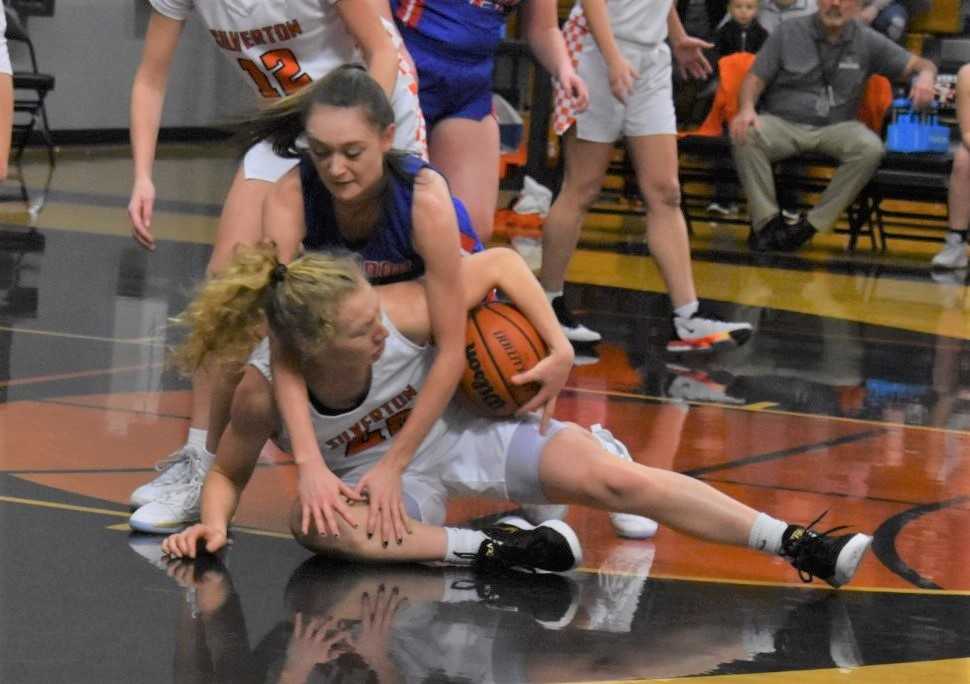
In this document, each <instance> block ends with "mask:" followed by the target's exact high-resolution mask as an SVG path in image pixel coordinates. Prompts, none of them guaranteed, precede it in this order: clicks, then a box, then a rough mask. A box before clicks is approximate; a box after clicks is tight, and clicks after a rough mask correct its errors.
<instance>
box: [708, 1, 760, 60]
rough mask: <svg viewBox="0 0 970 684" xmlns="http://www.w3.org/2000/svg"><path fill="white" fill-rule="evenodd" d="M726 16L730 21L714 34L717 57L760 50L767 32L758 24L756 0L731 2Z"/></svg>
mask: <svg viewBox="0 0 970 684" xmlns="http://www.w3.org/2000/svg"><path fill="white" fill-rule="evenodd" d="M728 14H729V15H730V19H729V20H728V21H727V22H726V23H725V24H724V25H723V26H722V27H721V28H719V29H718V30H717V33H715V34H714V46H715V47H716V48H717V52H718V55H719V56H720V57H727V56H728V55H733V54H734V53H735V52H757V51H758V50H760V49H761V46H762V45H763V44H764V42H765V40H766V39H767V38H768V32H767V31H765V29H764V27H763V26H762V25H761V24H760V23H759V22H758V0H731V3H730V4H729V5H728Z"/></svg>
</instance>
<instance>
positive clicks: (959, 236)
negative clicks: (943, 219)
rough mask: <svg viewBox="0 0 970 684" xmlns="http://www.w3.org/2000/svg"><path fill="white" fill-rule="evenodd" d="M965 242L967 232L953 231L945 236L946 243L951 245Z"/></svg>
mask: <svg viewBox="0 0 970 684" xmlns="http://www.w3.org/2000/svg"><path fill="white" fill-rule="evenodd" d="M966 241H967V231H966V230H953V229H950V232H948V233H947V234H946V243H947V244H948V245H952V244H954V243H956V242H966Z"/></svg>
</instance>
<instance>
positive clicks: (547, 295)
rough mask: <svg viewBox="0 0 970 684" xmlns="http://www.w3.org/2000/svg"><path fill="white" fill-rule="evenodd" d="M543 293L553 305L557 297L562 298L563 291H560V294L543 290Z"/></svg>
mask: <svg viewBox="0 0 970 684" xmlns="http://www.w3.org/2000/svg"><path fill="white" fill-rule="evenodd" d="M543 291H544V292H545V293H546V299H548V300H549V303H550V304H552V300H553V299H555V298H556V297H562V290H559V291H558V292H549V290H543Z"/></svg>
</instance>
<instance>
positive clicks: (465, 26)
mask: <svg viewBox="0 0 970 684" xmlns="http://www.w3.org/2000/svg"><path fill="white" fill-rule="evenodd" d="M520 4H521V0H391V10H392V11H393V13H394V17H395V19H397V21H398V24H399V26H401V27H402V29H403V31H402V33H406V32H407V31H409V30H410V31H414V32H415V33H418V34H420V35H422V36H424V37H425V38H431V39H432V40H435V41H438V42H439V43H442V44H444V45H445V46H447V47H448V48H449V50H450V51H454V52H458V53H464V54H476V55H481V56H485V55H487V56H492V55H494V54H495V48H496V47H497V46H498V44H499V41H500V40H501V39H502V28H503V27H504V26H505V21H506V19H507V18H508V15H509V14H510V13H511V12H514V11H515V10H516V9H518V7H519V5H520ZM405 42H407V37H405Z"/></svg>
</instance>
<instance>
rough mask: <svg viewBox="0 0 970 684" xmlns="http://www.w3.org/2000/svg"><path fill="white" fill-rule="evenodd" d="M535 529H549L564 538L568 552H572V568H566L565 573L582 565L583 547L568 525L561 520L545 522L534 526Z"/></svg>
mask: <svg viewBox="0 0 970 684" xmlns="http://www.w3.org/2000/svg"><path fill="white" fill-rule="evenodd" d="M536 527H548V528H551V529H553V530H555V531H556V532H558V533H559V534H561V535H562V536H563V537H564V538H565V540H566V542H567V543H568V544H569V550H570V551H572V554H573V565H572V567H570V568H567V569H566V570H567V571H568V570H572V569H574V568H577V567H579V566H580V565H582V563H583V547H582V546H581V545H580V543H579V537H577V536H576V533H575V532H573V528H571V527H570V526H569V525H567V524H566V523H564V522H563V521H562V520H547V521H546V522H544V523H542V524H541V525H536ZM539 572H550V571H548V570H540V571H539Z"/></svg>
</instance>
